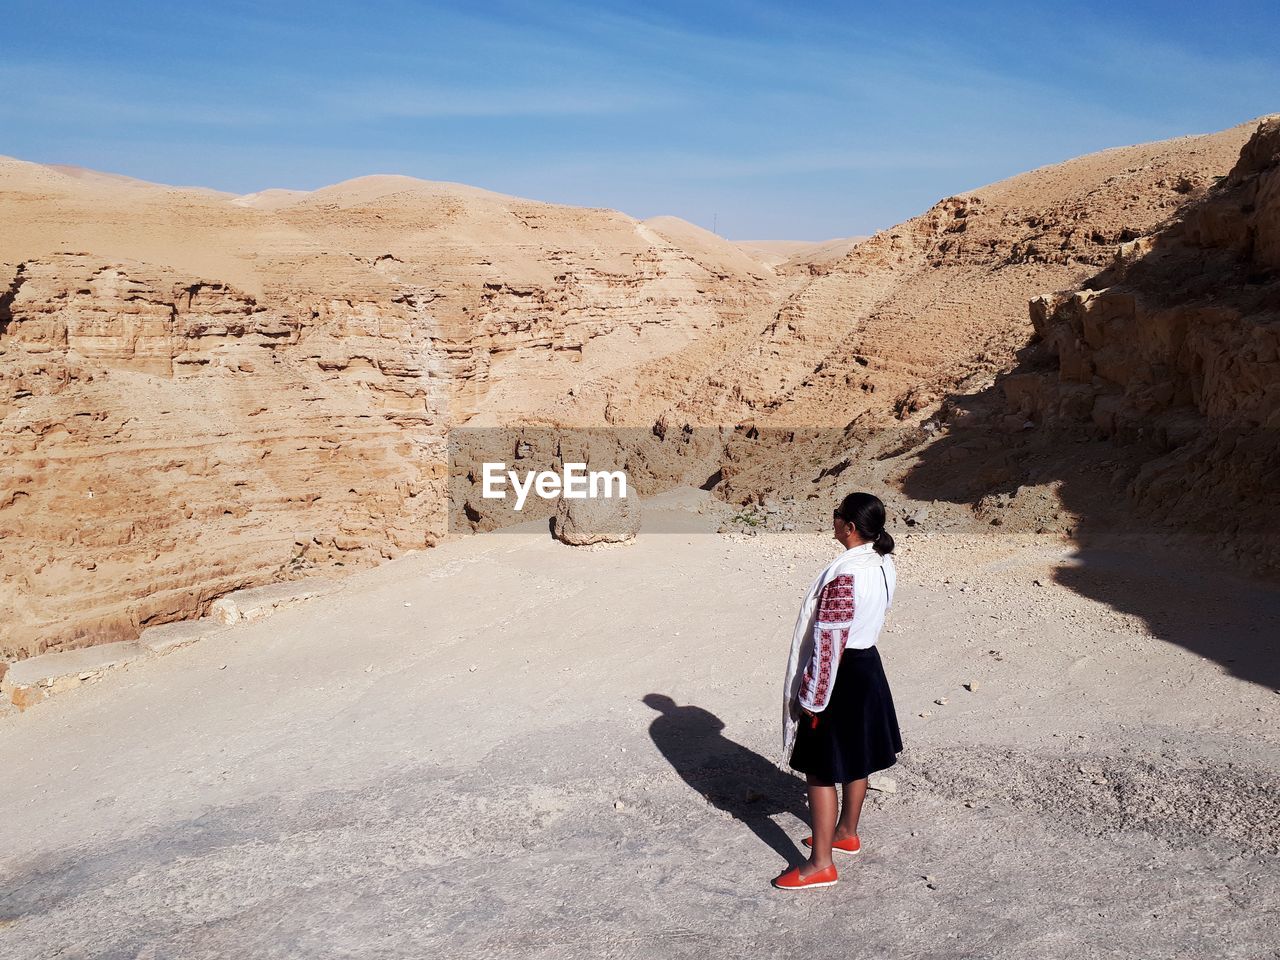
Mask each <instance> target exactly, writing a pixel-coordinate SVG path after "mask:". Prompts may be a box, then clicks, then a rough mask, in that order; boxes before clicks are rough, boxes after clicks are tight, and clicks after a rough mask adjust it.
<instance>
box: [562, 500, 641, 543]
mask: <svg viewBox="0 0 1280 960" xmlns="http://www.w3.org/2000/svg"><path fill="white" fill-rule="evenodd" d="M639 532H640V501H639V499H638V498H636V497H635V496H634V495H632V496H628V497H609V498H605V497H597V498H586V499H581V500H578V499H574V500H570V499H566V498H564V497H562V498H561V499H560V501H559V503H558V504H557V505H556V515H555V517H554V518H552V521H551V535H552V536H553V537H555V538H556V539H557V540H559V541H560V542H561V543H567V544H569V545H570V546H574V547H583V546H587V545H589V544H592V543H625V542H627V541H628V540H634V539H635V537H636V535H637V534H638V533H639Z"/></svg>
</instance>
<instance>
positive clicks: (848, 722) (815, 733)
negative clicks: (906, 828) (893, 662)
mask: <svg viewBox="0 0 1280 960" xmlns="http://www.w3.org/2000/svg"><path fill="white" fill-rule="evenodd" d="M816 716H817V722H816V723H815V722H814V719H813V717H810V716H809V715H808V714H806V713H801V714H800V728H799V729H798V730H797V731H796V745H795V748H794V749H793V750H792V751H791V766H792V768H793V769H795V770H799V771H800V772H801V773H803V774H806V775H808V776H810V777H812V778H813V779H814V780H817V781H819V782H821V783H849V782H850V781H852V780H861V779H862V778H863V777H865V776H867V775H868V774H872V773H875V772H876V771H877V770H885V769H887V768H889V767H891V766H893V765H894V764H895V763H896V762H897V761H898V753H899V752H901V750H902V734H901V733H899V731H898V715H897V713H895V712H894V709H893V694H891V693H890V692H889V681H888V679H887V678H886V677H885V675H884V667H883V666H882V665H881V663H880V651H879V650H877V649H876V648H875V647H868V648H866V649H865V650H845V652H844V653H843V654H841V656H840V666H839V668H838V669H837V670H836V685H835V687H834V688H833V689H832V691H831V699H830V700H829V701H827V708H826V709H825V710H823V711H822V712H821V713H819V714H817V715H816Z"/></svg>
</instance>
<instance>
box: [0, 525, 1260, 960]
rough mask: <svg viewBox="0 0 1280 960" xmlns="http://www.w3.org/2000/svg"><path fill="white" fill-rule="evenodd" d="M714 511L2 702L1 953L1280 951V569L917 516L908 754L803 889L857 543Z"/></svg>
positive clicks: (419, 577) (908, 636) (470, 548)
mask: <svg viewBox="0 0 1280 960" xmlns="http://www.w3.org/2000/svg"><path fill="white" fill-rule="evenodd" d="M677 523H678V524H679V525H683V526H685V527H686V528H687V529H688V530H689V532H688V533H686V534H680V533H670V534H662V535H655V534H651V535H648V536H643V535H642V538H641V539H640V540H639V541H638V542H637V543H635V544H633V545H630V546H624V547H612V548H604V549H586V550H581V549H580V550H574V549H572V548H568V547H564V546H561V545H559V544H556V543H554V542H552V541H551V540H550V539H549V538H548V537H546V535H545V533H542V532H539V533H526V534H518V533H503V534H496V535H489V536H487V537H483V538H472V539H469V540H466V541H460V542H456V543H452V544H447V545H445V546H444V547H442V548H439V549H437V550H434V551H430V552H428V553H425V554H420V555H417V556H413V557H409V558H406V559H404V560H401V561H397V562H395V563H391V564H388V565H386V566H384V567H382V568H380V569H378V570H374V571H370V572H368V573H365V574H361V575H359V576H358V577H356V578H353V579H352V580H349V581H347V585H346V588H345V589H344V590H343V591H341V592H340V593H338V594H335V595H332V596H329V597H325V598H322V599H319V600H315V601H312V602H309V603H307V604H304V605H300V606H298V607H295V608H292V609H289V610H286V611H283V612H281V613H279V614H277V615H276V616H275V617H273V618H272V619H270V620H267V621H264V622H261V623H258V624H253V625H248V626H245V627H243V628H242V629H237V630H236V631H234V632H232V633H229V634H224V635H222V636H220V637H215V638H213V639H210V640H206V641H203V642H201V643H200V644H197V645H195V646H192V647H188V648H185V649H182V650H178V651H176V652H174V653H172V654H170V655H168V656H166V657H164V658H162V659H160V660H155V661H150V662H146V663H141V664H138V665H136V666H133V667H130V668H127V669H124V670H122V671H119V672H117V673H115V674H112V675H109V676H108V677H107V678H106V679H104V680H103V681H102V682H100V683H97V684H94V685H91V686H87V687H84V688H82V689H80V690H78V691H75V692H73V693H69V694H66V695H63V696H61V697H58V698H55V699H54V700H52V701H50V702H48V703H46V704H42V705H40V706H38V707H36V708H34V709H32V710H30V711H28V712H27V713H25V714H23V715H20V716H10V717H8V718H5V719H4V720H3V721H0V768H2V769H3V770H4V771H5V773H6V778H5V783H4V785H3V787H0V798H2V804H0V805H2V808H3V818H4V826H5V832H6V842H5V844H4V849H3V852H2V853H0V890H2V891H3V892H2V893H0V954H2V955H3V956H5V957H7V958H12V960H19V958H27V957H31V958H35V957H41V958H43V957H51V956H58V957H143V958H164V957H183V958H184V960H192V958H200V957H298V956H306V957H321V956H323V957H406V958H409V957H443V958H453V957H475V956H486V957H488V956H497V957H505V956H511V957H547V958H556V960H563V958H577V957H582V958H588V957H589V958H599V957H646V958H648V957H684V956H688V957H698V958H706V957H734V958H740V957H744V956H751V957H773V956H781V955H788V956H791V955H794V956H806V957H835V956H863V955H866V956H873V955H877V954H879V955H885V956H892V957H913V958H914V957H920V958H923V957H948V958H954V957H990V958H1009V960H1013V958H1018V960H1026V958H1040V957H1043V958H1053V960H1059V958H1063V957H1068V956H1070V957H1095V956H1097V957H1100V956H1142V957H1144V958H1148V960H1152V958H1160V957H1170V958H1172V957H1203V956H1213V957H1221V958H1227V957H1239V958H1258V957H1274V956H1280V953H1277V952H1276V950H1277V947H1276V945H1277V944H1280V921H1278V920H1277V919H1276V917H1277V913H1276V908H1277V905H1280V859H1277V855H1278V854H1280V730H1278V729H1277V724H1276V719H1277V716H1278V715H1280V696H1277V694H1276V692H1275V690H1274V689H1273V688H1272V687H1271V686H1268V685H1267V683H1266V681H1267V679H1268V677H1269V676H1271V675H1270V674H1267V673H1266V671H1267V669H1269V668H1268V667H1267V664H1268V663H1269V662H1272V663H1273V662H1274V652H1275V651H1274V646H1273V645H1274V643H1275V642H1276V637H1278V636H1280V600H1278V599H1277V596H1276V593H1275V592H1274V590H1270V589H1267V588H1266V587H1264V586H1261V585H1258V584H1253V583H1249V582H1247V581H1237V580H1232V579H1229V578H1222V577H1218V578H1216V579H1214V580H1211V581H1210V582H1209V583H1208V585H1207V586H1205V587H1200V586H1197V585H1198V584H1200V583H1201V581H1200V579H1199V578H1198V577H1197V576H1195V568H1194V566H1193V565H1192V564H1190V562H1189V561H1187V560H1185V559H1184V558H1182V557H1179V556H1177V555H1171V554H1170V553H1169V552H1168V550H1167V549H1166V550H1164V552H1163V553H1159V552H1158V553H1156V554H1151V553H1150V550H1151V546H1152V545H1150V544H1148V545H1145V546H1143V547H1142V550H1144V551H1148V552H1147V553H1141V552H1139V546H1138V545H1135V544H1134V543H1132V542H1128V543H1126V542H1122V541H1116V542H1115V543H1113V544H1102V545H1095V546H1094V547H1091V550H1090V551H1084V552H1077V551H1076V550H1073V549H1072V547H1071V546H1070V545H1069V544H1066V543H1061V542H1058V541H1056V540H1050V539H1048V538H1045V537H1038V538H1037V537H1027V538H1021V539H1019V538H1014V537H1004V538H1002V539H999V540H997V539H990V540H983V541H978V540H961V539H959V538H955V537H948V538H943V537H941V536H936V537H933V538H931V539H927V538H926V537H924V536H919V535H917V536H913V537H910V538H907V539H906V540H905V542H904V543H903V544H902V550H901V557H900V569H901V571H902V574H901V581H900V588H899V589H900V592H899V603H898V605H897V607H896V608H895V610H894V612H893V614H892V617H891V626H890V628H889V632H888V633H887V635H886V636H885V637H884V638H883V640H882V643H881V649H882V651H883V653H884V656H885V661H886V669H887V671H888V673H889V678H890V681H891V683H892V685H893V688H894V691H895V696H896V698H897V702H898V709H899V715H900V719H901V721H902V725H903V730H904V738H905V740H906V743H907V752H906V753H904V755H903V757H902V760H901V762H900V764H899V765H898V767H896V768H895V769H894V770H893V771H890V775H891V776H892V777H893V778H894V779H895V780H896V781H897V792H896V793H893V794H873V795H872V798H871V800H870V802H869V804H868V808H867V811H866V814H865V818H864V830H863V835H864V839H865V843H866V854H865V855H864V856H863V857H862V858H861V859H860V860H859V861H856V862H854V863H852V864H849V865H848V866H847V867H846V869H845V870H844V871H843V873H842V879H841V883H840V885H839V886H837V887H835V888H834V889H832V890H830V891H826V892H822V893H816V892H814V893H807V894H803V895H794V894H793V895H786V894H782V893H778V892H776V891H774V890H772V889H770V887H769V886H768V880H769V878H770V877H771V876H773V875H774V874H776V873H777V872H779V871H780V870H781V869H782V868H783V866H785V860H786V858H788V857H795V856H796V855H797V854H796V850H795V847H794V845H793V842H794V841H797V840H798V839H799V838H800V837H801V836H803V835H804V827H803V825H802V822H801V820H800V819H799V818H800V817H802V816H803V815H804V806H803V798H802V793H801V790H800V786H799V783H798V781H796V780H794V779H792V778H790V777H789V776H788V775H786V774H783V773H781V772H779V771H778V770H777V769H776V767H774V766H773V765H772V762H771V761H772V760H773V759H774V758H775V755H776V752H777V749H778V740H779V730H778V727H779V722H778V714H779V711H780V705H779V689H780V685H781V677H780V673H781V670H782V666H783V661H784V659H785V650H786V644H787V642H788V638H789V634H790V630H791V625H792V620H793V617H794V609H795V604H796V603H797V602H798V599H799V597H800V595H801V594H802V592H803V589H804V587H805V585H806V584H807V582H808V579H809V578H810V577H811V576H812V574H813V573H814V572H815V571H816V570H817V569H818V568H819V567H820V566H821V565H822V563H823V562H824V561H825V559H826V558H828V557H829V556H831V555H832V552H833V548H834V545H833V544H831V543H830V542H829V541H828V540H827V539H826V538H825V535H820V534H797V535H794V536H792V535H772V536H759V537H754V538H736V539H735V538H730V537H725V536H721V535H716V534H713V533H709V532H704V530H703V528H704V527H705V526H706V521H705V519H704V518H702V517H699V516H697V515H694V514H687V515H681V517H680V518H679V520H672V519H670V518H668V521H667V524H666V525H667V526H670V525H672V524H677ZM1189 574H1190V575H1189ZM1090 578H1095V579H1099V580H1100V581H1101V582H1104V583H1105V584H1106V585H1107V588H1108V589H1109V590H1111V591H1116V590H1120V591H1123V590H1131V591H1135V592H1140V593H1141V594H1142V597H1143V598H1144V603H1136V604H1129V605H1125V604H1115V603H1105V602H1103V601H1102V600H1099V599H1096V592H1095V591H1091V590H1090V589H1089V585H1090V583H1091V582H1093V581H1092V580H1091V579H1090ZM946 580H950V582H949V583H947V582H944V581H946ZM1036 580H1039V581H1040V583H1041V584H1042V585H1041V586H1037V585H1036V584H1035V582H1034V581H1036ZM1126 584H1127V586H1126ZM1152 590H1155V591H1156V592H1157V593H1156V595H1158V596H1164V597H1166V598H1168V599H1167V601H1166V602H1165V603H1163V604H1161V605H1160V608H1161V609H1160V616H1156V615H1155V614H1150V615H1147V616H1138V615H1137V614H1134V613H1132V612H1121V611H1130V610H1133V609H1145V608H1146V604H1147V603H1149V602H1150V596H1151V591H1152ZM1208 622H1212V623H1213V625H1214V627H1213V629H1214V630H1215V631H1217V633H1218V635H1220V637H1221V643H1220V644H1217V645H1215V644H1212V643H1208V642H1205V643H1200V642H1199V641H1196V642H1190V641H1188V640H1187V637H1188V636H1189V635H1190V634H1189V632H1188V630H1189V628H1188V624H1201V623H1205V624H1207V623H1208ZM1204 629H1208V627H1207V626H1206V627H1205V628H1204ZM1201 632H1203V631H1198V632H1196V636H1197V637H1198V636H1199V634H1200V633H1201ZM1201 639H1203V638H1201ZM991 651H997V652H996V653H992V652H991ZM1206 653H1207V654H1209V655H1211V656H1215V658H1214V659H1205V655H1206ZM1268 657H1270V658H1271V659H1270V660H1269V659H1268ZM975 681H976V684H977V688H976V691H974V692H969V691H968V690H966V689H964V687H963V684H964V683H966V682H975ZM667 698H669V699H667ZM943 698H945V699H946V701H947V702H946V704H945V705H939V704H936V703H935V702H934V701H935V700H937V699H943ZM926 712H927V713H929V714H930V715H929V716H927V717H921V716H919V714H921V713H926ZM926 877H928V878H929V879H928V880H926V879H925V878H926Z"/></svg>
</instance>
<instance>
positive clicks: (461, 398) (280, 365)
mask: <svg viewBox="0 0 1280 960" xmlns="http://www.w3.org/2000/svg"><path fill="white" fill-rule="evenodd" d="M0 187H2V188H3V189H2V190H0V214H2V215H3V216H4V218H5V222H6V226H7V229H6V232H5V233H4V235H3V237H0V256H2V257H3V258H5V259H7V260H8V261H9V264H8V266H0V462H2V463H3V464H4V467H3V477H2V482H0V659H4V658H19V657H23V656H29V655H32V654H35V653H39V652H43V651H44V650H47V649H57V648H62V647H67V646H77V645H83V644H88V643H94V642H100V641H105V640H111V639H120V638H124V637H131V636H134V635H136V634H137V632H138V630H139V629H140V627H142V626H143V625H147V624H154V623H160V622H165V621H167V620H172V619H180V618H185V617H193V616H197V615H199V614H200V613H202V611H204V610H205V609H206V608H207V606H208V604H209V603H210V602H211V601H212V600H213V599H214V598H216V597H217V596H219V595H220V594H222V593H225V592H227V591H229V590H232V589H236V588H240V587H246V586H254V585H258V584H262V583H266V582H271V581H274V580H280V579H288V578H292V577H297V576H301V575H305V574H308V573H310V572H312V571H315V570H317V569H324V570H326V571H332V570H333V569H334V568H335V567H337V568H344V567H345V568H350V567H352V566H358V565H363V564H368V563H370V562H374V561H376V560H379V559H381V558H385V557H391V556H395V555H397V554H399V553H402V552H403V551H405V550H410V549H415V548H421V547H424V546H428V545H430V544H432V543H433V542H435V541H436V540H437V539H438V538H439V537H440V536H441V535H442V534H443V533H444V530H445V524H446V513H445V494H444V491H445V484H444V475H443V474H444V463H445V460H444V447H445V443H444V438H445V436H446V432H447V431H448V429H449V428H450V427H452V426H456V425H459V424H463V423H472V424H485V423H503V422H507V421H510V420H520V419H522V418H526V417H532V416H535V415H536V412H537V411H538V410H539V408H540V407H541V406H542V405H544V404H546V403H547V402H548V401H550V400H553V399H555V398H556V397H559V396H562V395H566V394H567V393H569V392H570V391H571V390H572V389H573V385H574V384H575V383H576V382H577V380H578V372H579V371H580V370H582V369H583V368H584V367H590V368H592V369H593V370H596V371H607V370H609V369H612V368H613V367H615V366H619V365H625V364H627V363H630V362H634V361H635V360H636V359H637V358H645V357H651V356H655V355H658V354H661V353H663V352H669V351H671V350H674V349H679V348H680V346H681V345H682V344H685V343H687V342H689V341H691V340H693V339H696V338H697V337H698V336H699V334H700V332H701V331H704V330H708V329H713V328H715V327H718V326H721V325H724V324H726V323H733V322H735V321H736V320H738V319H739V318H740V317H741V316H742V315H744V314H745V313H747V312H749V311H750V310H752V309H754V308H756V307H757V306H758V305H759V304H761V303H767V302H768V301H769V300H770V298H771V297H772V296H773V295H774V278H773V275H772V273H771V272H770V271H769V269H768V268H767V267H764V266H762V265H761V264H759V263H757V262H756V261H753V260H751V259H749V258H748V257H746V256H745V255H744V254H743V253H742V252H741V251H739V250H737V249H736V248H734V247H733V246H732V245H730V244H728V243H725V242H723V241H720V240H719V239H718V238H714V237H711V236H710V235H707V237H703V238H699V242H698V243H696V244H689V245H688V246H687V247H685V246H681V245H680V237H679V236H675V235H674V233H673V230H672V229H671V225H667V226H666V227H665V228H664V227H663V225H661V224H659V225H658V226H657V228H654V227H650V226H647V225H645V224H642V223H638V222H636V221H634V220H631V219H630V218H627V217H625V216H623V215H621V214H618V213H614V212H612V211H605V210H578V209H573V208H562V207H555V206H551V205H547V204H539V203H533V202H530V201H522V200H517V199H515V198H509V197H502V196H499V195H496V194H490V193H486V192H484V191H479V190H472V189H471V188H465V187H455V186H453V185H442V184H431V183H425V182H422V181H415V180H410V179H408V178H396V177H374V178H365V179H364V180H360V181H353V182H351V183H348V184H340V185H338V186H336V187H332V188H327V189H325V190H320V191H316V192H314V193H309V194H293V193H274V192H273V193H268V194H266V195H257V196H253V197H248V198H237V197H229V196H225V195H219V194H215V193H211V192H208V191H190V190H176V189H172V188H163V187H157V186H155V185H151V184H144V183H137V182H133V181H127V180H121V179H119V178H103V177H100V176H98V175H93V174H88V173H84V172H78V173H76V174H74V175H73V174H69V173H64V172H60V171H56V170H52V169H50V168H45V167H39V166H37V165H34V164H25V163H21V162H19V161H0ZM672 236H674V240H673V239H671V238H670V237H672ZM68 251H75V252H68Z"/></svg>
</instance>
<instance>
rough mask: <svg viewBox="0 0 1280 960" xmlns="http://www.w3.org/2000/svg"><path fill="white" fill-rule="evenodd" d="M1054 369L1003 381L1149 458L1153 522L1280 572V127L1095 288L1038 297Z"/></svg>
mask: <svg viewBox="0 0 1280 960" xmlns="http://www.w3.org/2000/svg"><path fill="white" fill-rule="evenodd" d="M1031 319H1032V322H1033V324H1034V326H1035V331H1036V334H1037V336H1038V337H1039V338H1040V339H1041V341H1042V346H1041V347H1040V349H1041V350H1043V351H1045V352H1047V353H1048V354H1049V355H1050V356H1052V357H1053V358H1054V359H1055V360H1056V365H1057V371H1056V372H1055V373H1051V374H1045V373H1035V372H1026V373H1020V374H1016V375H1013V376H1010V377H1007V378H1005V379H1004V380H1003V382H1002V387H1003V389H1004V392H1005V395H1006V397H1007V399H1008V401H1009V404H1010V406H1011V408H1012V409H1013V411H1014V413H1015V415H1016V416H1017V417H1018V418H1021V419H1025V418H1027V417H1031V418H1034V419H1035V420H1037V421H1040V422H1043V423H1045V424H1047V425H1049V426H1056V425H1059V424H1062V423H1063V422H1065V423H1066V424H1071V423H1078V424H1083V425H1085V426H1086V428H1087V429H1088V430H1090V431H1091V432H1093V433H1095V434H1097V435H1099V436H1102V437H1106V438H1110V439H1112V440H1114V441H1115V442H1116V443H1117V444H1118V445H1121V446H1124V447H1127V448H1136V449H1139V450H1142V451H1144V452H1145V457H1144V462H1143V463H1142V465H1141V467H1140V469H1139V470H1138V472H1137V473H1136V475H1135V476H1134V477H1133V478H1132V480H1131V481H1130V482H1129V484H1128V493H1129V494H1130V495H1131V497H1132V499H1133V500H1134V501H1135V502H1136V504H1137V505H1138V506H1139V507H1140V508H1141V509H1142V510H1143V511H1144V513H1146V514H1147V515H1148V516H1153V517H1157V516H1158V517H1159V518H1160V520H1161V521H1162V522H1174V523H1177V524H1179V525H1180V526H1183V527H1185V528H1188V529H1192V530H1194V531H1196V532H1197V533H1199V534H1201V535H1203V536H1204V537H1205V538H1206V540H1208V541H1210V542H1212V543H1213V544H1214V545H1215V547H1217V548H1221V549H1224V550H1226V551H1227V553H1228V554H1229V555H1231V556H1234V557H1236V558H1238V559H1241V560H1243V561H1245V562H1246V563H1247V564H1248V565H1250V566H1253V567H1255V568H1257V567H1260V566H1267V567H1271V568H1273V569H1280V498H1278V497H1277V495H1276V491H1277V489H1280V118H1273V119H1271V120H1268V121H1266V122H1264V123H1262V124H1261V125H1260V127H1259V129H1258V131H1257V133H1256V134H1255V135H1254V136H1253V137H1252V138H1251V139H1250V140H1249V142H1248V143H1247V144H1246V145H1245V147H1244V149H1243V151H1242V152H1241V154H1240V158H1239V161H1238V162H1237V163H1236V165H1235V166H1234V168H1233V169H1232V170H1231V172H1230V174H1229V175H1228V176H1227V177H1225V178H1224V180H1223V181H1222V182H1221V183H1220V184H1219V185H1218V186H1216V187H1215V188H1214V189H1212V190H1210V191H1209V192H1208V193H1207V194H1206V195H1205V196H1204V197H1203V199H1202V200H1201V201H1200V202H1198V203H1196V204H1195V205H1193V206H1191V207H1189V208H1187V209H1186V210H1185V211H1184V212H1183V214H1182V215H1181V216H1180V217H1179V218H1178V219H1177V220H1175V221H1174V222H1173V223H1172V224H1171V225H1170V226H1168V227H1167V228H1165V229H1163V230H1161V231H1159V232H1157V233H1155V234H1154V235H1152V236H1149V237H1142V238H1140V239H1137V240H1135V241H1133V242H1132V243H1130V244H1126V245H1125V246H1124V247H1122V249H1121V251H1120V252H1119V254H1118V256H1117V260H1116V263H1115V264H1114V265H1112V266H1111V267H1110V268H1109V269H1107V270H1105V271H1103V272H1102V273H1100V274H1099V275H1098V276H1097V277H1095V278H1093V279H1092V280H1090V282H1089V283H1088V284H1087V285H1085V287H1084V288H1083V289H1080V290H1076V291H1069V292H1066V293H1058V294H1054V295H1048V296H1042V297H1038V298H1036V299H1034V300H1032V301H1031Z"/></svg>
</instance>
